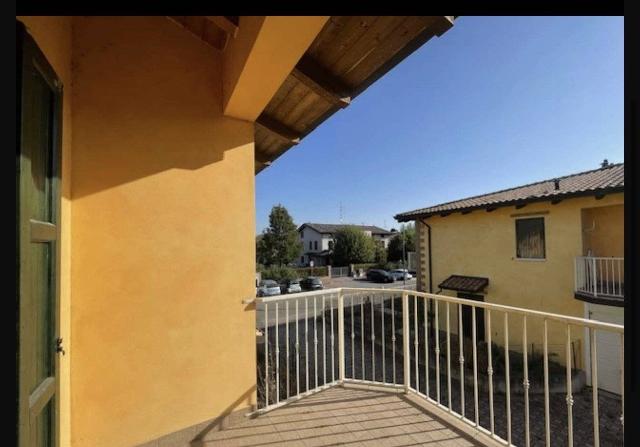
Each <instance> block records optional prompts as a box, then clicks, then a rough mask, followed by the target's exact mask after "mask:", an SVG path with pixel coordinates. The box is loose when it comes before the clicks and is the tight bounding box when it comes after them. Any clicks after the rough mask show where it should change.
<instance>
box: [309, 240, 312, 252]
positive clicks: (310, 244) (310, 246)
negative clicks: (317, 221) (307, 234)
mask: <svg viewBox="0 0 640 447" xmlns="http://www.w3.org/2000/svg"><path fill="white" fill-rule="evenodd" d="M309 250H313V242H311V241H309Z"/></svg>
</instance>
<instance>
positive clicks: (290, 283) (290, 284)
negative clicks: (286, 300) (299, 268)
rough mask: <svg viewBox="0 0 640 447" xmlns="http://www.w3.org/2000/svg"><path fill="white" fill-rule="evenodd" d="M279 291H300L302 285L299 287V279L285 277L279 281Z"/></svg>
mask: <svg viewBox="0 0 640 447" xmlns="http://www.w3.org/2000/svg"><path fill="white" fill-rule="evenodd" d="M280 292H281V293H283V294H284V293H299V292H302V287H300V280H298V279H285V280H283V281H280Z"/></svg>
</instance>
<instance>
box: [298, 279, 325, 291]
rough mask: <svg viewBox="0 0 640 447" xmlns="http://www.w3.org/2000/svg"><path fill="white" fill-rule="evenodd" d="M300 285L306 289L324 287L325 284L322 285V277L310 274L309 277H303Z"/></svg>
mask: <svg viewBox="0 0 640 447" xmlns="http://www.w3.org/2000/svg"><path fill="white" fill-rule="evenodd" d="M300 285H301V286H302V288H303V289H304V290H320V289H324V286H323V285H322V281H320V278H318V277H315V276H309V277H308V278H305V279H303V280H302V281H300Z"/></svg>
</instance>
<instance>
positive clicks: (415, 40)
mask: <svg viewBox="0 0 640 447" xmlns="http://www.w3.org/2000/svg"><path fill="white" fill-rule="evenodd" d="M454 17H455V16H374V17H363V16H332V17H331V18H330V19H329V20H328V21H327V22H326V24H324V27H323V28H322V30H321V31H320V33H319V34H317V36H316V37H315V39H313V42H311V44H310V45H309V47H308V49H306V51H305V52H304V54H303V55H301V57H300V58H299V60H297V61H296V63H295V64H294V66H292V67H291V70H290V73H289V75H288V76H287V77H286V79H284V82H283V83H282V85H280V86H279V88H278V89H277V91H276V92H275V94H274V95H273V96H272V97H271V99H270V101H269V102H268V104H267V105H266V107H265V108H264V110H263V111H262V113H261V114H260V115H259V116H258V117H257V120H256V121H255V122H256V127H255V171H256V173H258V172H260V171H262V170H263V169H264V168H265V167H267V166H269V165H270V164H271V163H272V162H273V161H274V160H275V159H277V158H278V157H279V156H281V155H282V154H284V153H285V152H286V151H287V150H289V149H290V148H291V147H293V146H294V145H296V144H298V143H300V141H301V140H302V139H303V138H304V137H305V136H306V135H308V134H309V133H310V132H312V131H313V130H314V129H315V128H316V127H318V126H319V125H320V124H321V123H322V122H324V121H325V120H326V119H327V118H329V117H330V116H331V115H333V114H334V113H335V112H337V111H338V110H341V109H343V108H345V107H347V106H348V105H349V104H350V103H351V101H352V100H353V99H354V98H355V97H357V96H358V95H359V94H360V93H362V92H363V91H364V90H366V89H367V88H368V87H369V86H370V85H371V84H372V83H373V82H375V81H376V80H377V79H379V78H380V77H381V76H383V75H384V74H386V73H387V72H388V71H389V70H391V69H392V68H393V67H395V66H396V65H397V64H398V63H400V62H401V61H402V60H403V59H405V58H406V57H407V56H409V55H410V54H411V53H413V52H414V51H415V50H416V49H418V48H419V47H420V46H421V45H423V44H424V43H425V42H427V41H428V40H429V39H431V38H432V37H434V36H441V35H442V34H443V33H444V32H446V31H447V30H448V29H449V28H451V27H452V25H453V21H454Z"/></svg>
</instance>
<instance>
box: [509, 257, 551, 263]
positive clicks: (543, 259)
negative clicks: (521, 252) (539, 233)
mask: <svg viewBox="0 0 640 447" xmlns="http://www.w3.org/2000/svg"><path fill="white" fill-rule="evenodd" d="M511 259H512V260H514V261H525V262H544V261H546V260H547V258H515V257H514V258H511Z"/></svg>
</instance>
